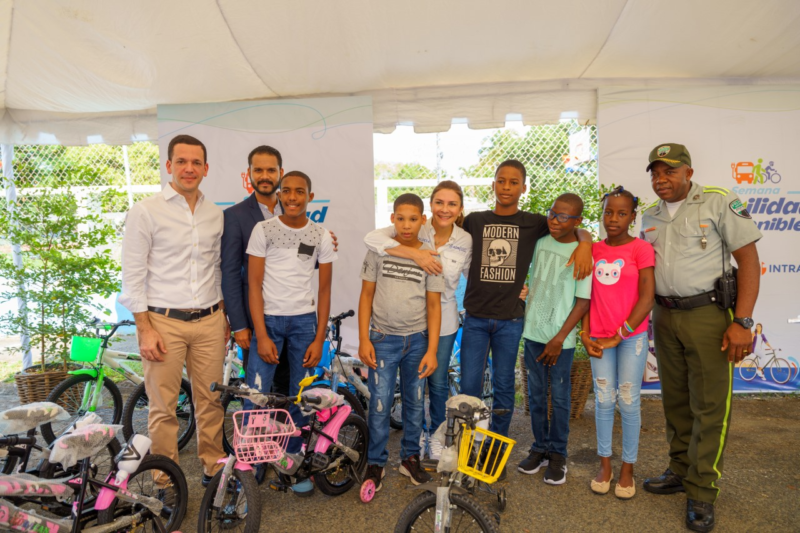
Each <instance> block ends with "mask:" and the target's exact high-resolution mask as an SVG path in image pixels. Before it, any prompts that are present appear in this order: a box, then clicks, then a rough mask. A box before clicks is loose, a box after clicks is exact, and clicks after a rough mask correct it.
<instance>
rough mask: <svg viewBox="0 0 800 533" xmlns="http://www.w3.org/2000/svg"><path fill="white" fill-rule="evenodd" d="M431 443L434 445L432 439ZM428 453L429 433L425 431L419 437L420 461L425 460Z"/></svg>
mask: <svg viewBox="0 0 800 533" xmlns="http://www.w3.org/2000/svg"><path fill="white" fill-rule="evenodd" d="M431 443H433V439H431ZM427 451H428V433H427V432H425V430H423V431H422V433H420V435H419V458H420V460H422V459H425V455H426V453H427Z"/></svg>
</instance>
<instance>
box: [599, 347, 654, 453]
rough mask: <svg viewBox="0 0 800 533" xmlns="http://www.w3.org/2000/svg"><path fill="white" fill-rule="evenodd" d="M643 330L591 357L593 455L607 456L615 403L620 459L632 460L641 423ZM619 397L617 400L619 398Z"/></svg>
mask: <svg viewBox="0 0 800 533" xmlns="http://www.w3.org/2000/svg"><path fill="white" fill-rule="evenodd" d="M647 348H648V342H647V332H646V331H645V332H642V333H640V334H638V335H636V336H633V337H629V338H628V339H625V340H624V341H622V342H621V343H619V345H618V346H616V347H614V348H606V349H605V350H603V357H602V358H600V359H597V358H596V357H592V376H593V377H594V396H595V411H594V420H595V425H596V426H597V455H599V456H600V457H611V433H612V431H613V429H614V407H615V406H616V405H617V404H619V412H620V417H621V418H622V460H623V461H624V462H626V463H630V464H633V463H635V462H636V456H637V454H638V451H639V429H640V428H641V425H642V413H641V400H640V396H639V391H641V389H642V376H644V367H645V363H646V362H647ZM620 400H621V401H620Z"/></svg>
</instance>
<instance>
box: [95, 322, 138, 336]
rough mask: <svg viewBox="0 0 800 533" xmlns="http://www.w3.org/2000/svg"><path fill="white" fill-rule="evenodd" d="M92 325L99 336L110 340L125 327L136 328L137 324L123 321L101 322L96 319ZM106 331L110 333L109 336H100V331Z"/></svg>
mask: <svg viewBox="0 0 800 533" xmlns="http://www.w3.org/2000/svg"><path fill="white" fill-rule="evenodd" d="M91 325H92V326H94V329H95V330H96V331H97V336H98V337H101V338H104V339H108V338H110V337H111V336H112V335H113V334H114V333H116V331H117V330H118V329H119V328H121V327H124V326H135V325H136V322H134V321H133V320H122V321H120V322H101V321H100V319H99V318H95V319H94V320H92V322H91ZM101 329H104V330H106V331H107V332H108V335H100V330H101Z"/></svg>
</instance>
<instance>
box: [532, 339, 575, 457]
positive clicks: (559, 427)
mask: <svg viewBox="0 0 800 533" xmlns="http://www.w3.org/2000/svg"><path fill="white" fill-rule="evenodd" d="M544 347H545V345H544V344H542V343H540V342H535V341H531V340H528V339H525V368H527V369H528V399H529V403H530V411H531V431H533V445H532V446H531V451H532V452H541V453H557V454H559V455H563V456H564V457H566V456H567V439H568V438H569V410H570V394H571V392H572V385H571V383H570V380H569V373H570V370H571V369H572V357H573V356H574V355H575V348H569V349H563V350H561V355H559V356H558V359H556V364H554V365H553V366H548V365H545V364H544V363H543V362H542V361H540V362H538V363H537V362H536V359H538V358H539V356H540V355H542V352H544ZM548 376H549V377H550V398H551V401H552V403H553V415H552V416H551V417H550V420H548V419H547V377H548Z"/></svg>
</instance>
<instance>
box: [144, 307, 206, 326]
mask: <svg viewBox="0 0 800 533" xmlns="http://www.w3.org/2000/svg"><path fill="white" fill-rule="evenodd" d="M147 310H148V311H152V312H154V313H158V314H159V315H164V316H165V317H167V318H174V319H176V320H183V321H184V322H189V321H192V322H197V321H198V320H200V319H201V318H203V317H207V316H208V315H210V314H212V313H216V312H217V310H219V304H214V305H212V306H211V307H208V308H206V309H192V310H189V311H184V310H182V309H164V308H163V307H150V306H147Z"/></svg>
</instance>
